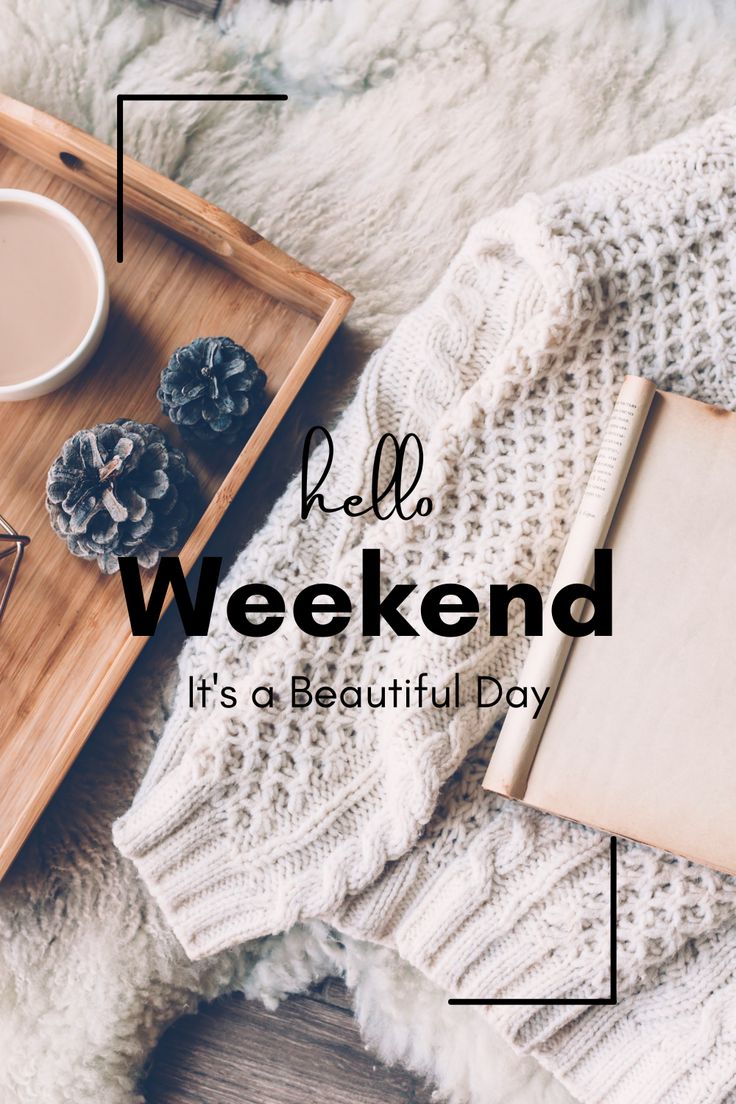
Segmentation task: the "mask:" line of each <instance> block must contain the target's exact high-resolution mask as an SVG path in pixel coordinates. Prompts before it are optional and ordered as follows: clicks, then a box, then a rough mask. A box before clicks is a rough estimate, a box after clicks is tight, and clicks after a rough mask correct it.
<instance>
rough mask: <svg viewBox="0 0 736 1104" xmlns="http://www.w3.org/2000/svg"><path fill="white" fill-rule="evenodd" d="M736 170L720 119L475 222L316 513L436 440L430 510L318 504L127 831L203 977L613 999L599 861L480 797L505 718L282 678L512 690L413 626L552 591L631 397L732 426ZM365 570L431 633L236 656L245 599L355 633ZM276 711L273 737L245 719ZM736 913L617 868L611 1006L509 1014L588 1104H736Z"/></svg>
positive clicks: (510, 642)
mask: <svg viewBox="0 0 736 1104" xmlns="http://www.w3.org/2000/svg"><path fill="white" fill-rule="evenodd" d="M735 153H736V113H727V114H724V115H721V116H718V117H716V118H714V119H713V120H711V121H710V122H709V123H708V124H707V125H705V126H704V127H702V128H700V129H699V130H697V131H694V132H691V133H688V134H686V135H684V136H682V137H681V138H679V139H677V140H675V141H674V142H670V143H667V144H666V145H663V146H661V147H659V148H657V149H655V150H654V151H652V152H651V153H650V154H648V155H646V156H643V157H637V158H634V159H630V160H628V161H626V162H624V163H623V164H622V165H621V166H620V167H618V168H616V169H615V170H612V171H607V172H603V173H599V174H596V175H595V176H591V177H590V178H588V179H585V180H583V181H581V182H577V183H574V184H570V185H566V186H563V187H559V188H556V189H555V190H554V191H552V192H550V193H549V194H547V195H545V196H542V197H537V196H528V197H526V198H524V199H523V200H521V201H520V202H519V203H518V204H517V205H516V206H514V207H512V208H511V209H509V210H506V211H503V212H501V213H500V214H498V215H496V216H494V217H492V218H490V219H485V220H483V221H481V222H480V223H478V224H477V225H476V226H475V228H474V229H473V231H472V232H471V234H470V235H469V237H468V239H467V241H466V243H465V245H464V246H463V248H462V250H461V251H460V253H459V255H458V256H457V258H456V259H455V261H454V262H453V264H452V265H451V267H450V269H449V271H448V272H447V274H446V276H445V277H444V279H443V280H442V282H441V284H440V285H439V287H438V288H437V290H436V291H435V292H434V293H433V294H432V295H431V296H430V298H429V299H428V300H427V301H426V302H425V303H424V304H423V305H422V306H421V307H420V308H419V309H418V310H416V311H415V312H413V313H412V314H411V315H410V316H408V317H407V318H406V319H405V320H404V321H403V322H402V323H401V324H400V325H399V327H398V328H397V330H396V332H395V334H394V335H393V337H392V338H391V339H390V341H389V342H388V344H387V345H386V346H385V347H384V348H383V349H382V350H381V351H380V352H379V353H377V354H376V355H375V356H374V357H373V359H372V360H371V362H370V363H369V365H368V367H367V369H366V371H365V373H364V375H363V377H362V380H361V383H360V385H359V388H358V392H357V394H356V396H355V398H354V400H353V401H352V403H351V405H350V406H349V408H348V409H347V410H346V412H345V414H344V415H343V417H342V419H341V420H340V422H339V424H338V426H337V428H336V430H335V432H334V434H333V437H334V443H335V462H334V463H333V467H332V470H331V472H330V475H329V477H328V480H327V481H326V484H325V486H324V487H323V488H322V489H323V490H324V492H325V494H326V496H327V497H328V498H329V500H330V502H331V503H335V502H341V501H342V500H343V499H344V498H345V497H346V496H347V495H351V494H360V493H362V494H366V493H367V491H368V487H369V481H370V465H371V461H372V456H373V451H374V449H375V445H376V443H377V441H378V438H379V436H380V435H381V434H382V433H385V432H389V431H390V432H393V433H395V434H396V435H397V436H398V437H399V438H401V437H402V436H403V435H404V434H407V433H410V432H413V433H416V434H417V435H418V436H419V438H420V439H421V441H422V443H423V446H424V468H423V471H422V473H421V478H420V481H419V486H418V488H417V493H421V494H423V495H428V496H430V497H431V499H432V503H433V509H432V511H431V512H430V513H429V514H426V515H424V516H420V515H415V516H414V517H413V518H411V519H410V520H402V519H401V518H400V517H398V516H396V515H394V516H393V517H391V518H390V519H389V520H383V521H379V520H377V519H376V518H375V516H374V515H373V514H371V513H368V514H365V515H363V516H362V517H359V518H350V517H347V516H346V514H345V513H343V512H335V513H330V514H325V513H322V512H320V511H318V510H312V512H311V513H310V514H309V516H308V518H307V519H306V520H304V521H300V520H299V504H300V488H299V484H298V481H295V482H294V484H292V486H291V487H290V488H289V489H288V490H287V492H286V494H285V495H284V496H283V498H282V499H281V500H280V502H279V503H278V504H277V505H276V507H275V508H274V510H273V512H272V514H271V517H270V519H269V521H268V522H267V524H266V525H265V526H264V528H263V529H262V531H261V532H260V533H259V534H258V536H257V538H256V539H255V540H254V541H253V542H252V543H251V544H250V545H249V547H248V548H247V549H246V550H245V551H244V552H243V553H242V554H241V555H240V557H239V558H238V560H237V562H236V564H235V566H234V567H233V569H232V571H231V572H230V575H229V577H228V579H227V580H226V581H225V582H224V584H223V586H222V587H221V599H220V600H219V602H218V603H217V604H216V607H215V612H214V615H213V621H212V624H211V628H210V634H209V636H208V637H206V638H193V639H192V640H191V641H190V642H189V643H188V645H187V646H186V648H185V649H184V651H183V653H182V657H181V683H182V684H181V686H180V689H179V693H178V699H177V705H176V707H175V709H174V712H173V715H172V716H171V719H170V721H169V723H168V725H167V727H166V730H165V732H164V734H163V737H162V740H161V743H160V746H159V748H158V751H157V753H156V755H155V757H154V760H153V762H152V764H151V767H150V770H149V773H148V775H147V777H146V779H145V781H144V784H143V786H142V788H141V791H140V793H139V795H138V797H137V799H136V801H135V803H134V805H133V807H132V808H131V810H130V811H129V812H128V813H127V814H126V815H125V816H124V817H123V818H122V819H121V820H120V821H118V823H117V825H116V827H115V838H116V842H117V844H118V846H119V848H120V849H121V850H122V851H123V853H124V854H125V855H128V856H129V857H130V858H132V859H133V861H134V862H135V863H136V864H137V866H138V869H139V871H140V873H141V875H142V877H143V878H144V880H145V882H146V883H147V885H148V886H149V888H150V890H151V892H152V893H153V895H154V896H155V898H156V900H157V901H158V902H159V904H160V906H161V908H162V909H163V911H164V913H165V915H166V916H167V918H168V920H169V922H170V924H171V926H172V927H173V929H174V931H175V932H176V934H177V936H178V937H179V939H180V940H181V942H182V943H183V945H184V947H185V948H186V950H187V951H188V953H189V954H190V955H191V956H193V957H199V956H202V955H208V954H211V953H213V952H215V951H217V950H218V949H221V948H224V947H228V946H231V945H233V944H235V943H237V942H240V941H243V940H247V939H249V938H251V937H255V936H259V935H263V934H265V933H271V932H278V931H280V930H283V929H285V928H286V927H288V926H289V925H291V924H293V923H295V922H296V921H300V920H305V919H308V918H311V917H323V918H326V919H328V920H329V921H331V922H332V923H333V924H334V925H335V926H336V927H338V928H339V929H341V930H343V931H346V932H350V933H353V934H356V935H359V936H361V937H363V938H368V939H371V940H375V941H378V942H382V943H385V944H387V945H390V946H392V947H394V948H396V949H398V951H399V952H400V953H401V954H402V955H403V956H405V958H407V959H408V960H409V961H411V962H412V963H413V964H414V965H416V966H418V967H419V968H421V969H422V970H424V971H425V972H426V973H427V974H428V975H430V976H431V977H432V978H433V979H434V980H436V981H437V982H439V983H440V984H441V985H443V986H444V987H445V988H446V989H447V991H448V992H449V993H452V994H455V995H459V996H466V997H531V998H535V997H536V998H552V997H574V998H582V999H585V998H593V997H600V996H606V995H607V993H608V989H609V983H610V978H609V947H608V937H609V936H608V905H609V901H608V861H609V859H608V841H607V839H606V838H605V837H603V836H601V835H600V834H599V833H598V832H594V831H592V830H590V829H586V828H584V827H581V826H578V825H572V824H569V823H567V822H565V821H562V820H559V819H557V818H555V817H551V816H547V815H544V814H541V813H537V812H535V811H533V810H530V809H527V808H524V807H522V806H518V805H516V804H513V803H511V802H508V801H505V800H504V799H502V798H500V797H497V796H494V795H490V794H488V793H486V792H485V791H483V790H482V789H481V786H480V781H481V777H482V773H483V770H484V768H485V765H486V763H487V760H488V758H489V756H490V753H491V748H492V740H493V736H494V731H496V729H497V725H496V722H497V721H499V720H500V718H501V712H502V709H503V702H501V703H500V704H499V705H498V706H497V707H496V708H493V709H483V710H479V709H478V708H477V707H476V703H475V700H474V698H473V697H472V695H467V698H466V700H464V701H461V702H460V704H458V705H457V706H450V707H448V708H438V707H434V706H432V705H431V704H427V703H426V702H425V703H424V704H423V705H422V706H419V705H417V704H416V703H411V704H410V705H409V706H406V705H405V704H403V703H402V702H399V703H398V704H397V705H396V706H395V707H394V706H393V705H390V704H387V706H386V707H385V708H383V709H374V708H370V707H368V706H366V704H365V703H364V704H363V705H362V707H361V708H352V707H350V706H348V705H345V704H340V702H337V703H335V704H334V705H332V706H330V707H324V708H322V707H318V706H316V705H313V706H312V707H309V708H300V709H297V708H293V707H292V704H291V701H290V694H289V687H290V680H291V678H292V676H293V675H302V676H306V677H308V678H310V680H311V681H312V684H313V685H316V684H329V685H330V686H332V687H335V688H337V689H339V688H340V687H342V686H345V685H355V686H360V687H362V688H366V687H367V686H373V687H378V686H381V685H386V684H388V683H390V681H391V680H392V679H393V678H394V677H398V678H399V680H400V681H401V682H402V683H403V680H405V679H409V680H411V683H412V684H414V683H415V682H416V680H417V678H418V676H419V675H420V674H421V673H422V672H426V673H427V679H428V681H429V682H430V683H431V684H433V685H434V686H436V687H437V688H442V687H445V686H447V685H450V684H452V682H453V678H454V676H455V674H456V673H458V672H459V673H460V674H461V676H462V677H463V678H464V679H466V680H467V679H471V680H472V679H474V677H475V676H476V675H478V674H484V675H493V676H495V677H496V678H498V679H499V680H500V681H501V682H502V683H503V684H504V685H506V686H510V685H512V684H513V681H514V679H515V678H516V677H518V674H519V672H520V669H521V665H522V662H523V659H524V655H525V651H526V648H527V643H528V642H527V640H526V638H525V637H524V635H523V626H522V625H521V624H520V623H519V621H518V620H516V621H512V623H511V625H510V632H509V635H508V636H505V637H493V636H491V635H490V634H489V629H488V620H487V618H485V619H484V618H483V617H482V616H481V617H480V618H479V620H478V623H477V625H476V626H475V627H474V628H473V629H472V631H471V632H469V633H467V634H466V635H464V636H459V637H454V638H444V637H440V636H437V635H434V634H432V633H429V632H427V631H426V630H424V629H423V628H422V627H421V621H420V618H419V610H420V601H421V596H422V595H423V594H424V593H425V592H426V590H427V588H429V587H431V586H434V585H436V584H439V583H443V582H453V583H462V584H465V585H466V586H468V587H469V588H470V589H472V590H474V591H475V592H476V593H477V594H479V595H481V600H482V591H483V590H484V588H486V587H487V585H488V584H490V583H492V582H503V583H513V582H519V581H525V582H529V583H533V584H535V585H536V586H537V587H539V588H540V590H541V591H542V592H543V593H546V591H547V589H548V588H549V586H550V583H551V581H552V577H553V574H554V571H555V567H556V563H557V560H558V558H559V555H560V551H561V548H562V546H563V544H564V541H565V536H566V533H567V530H568V527H569V525H570V522H571V519H572V518H573V516H574V513H575V509H576V506H577V503H578V500H579V498H580V496H581V494H582V491H583V488H584V485H585V481H586V477H587V474H588V472H589V470H590V467H591V465H592V462H593V459H594V457H595V453H596V448H597V444H598V441H599V437H600V432H601V428H602V427H603V426H604V425H605V423H606V420H607V418H608V416H609V414H610V412H611V409H612V405H613V402H614V399H615V396H616V393H617V390H618V388H619V385H620V382H621V379H622V377H623V375H624V374H625V373H626V372H634V373H643V374H645V375H647V376H649V377H650V378H652V379H653V380H655V381H656V383H657V384H658V385H659V386H661V387H665V388H670V389H674V390H677V391H680V392H682V393H684V394H688V395H694V396H696V397H698V398H700V399H703V400H705V401H708V402H715V403H720V404H723V405H725V406H729V407H733V406H734V405H736V383H735V382H734V372H733V366H734V362H735V361H736V352H734V350H735V349H736V344H734V328H735V327H736V280H735V278H734V277H735V275H736V188H735V185H734V154H735ZM320 456H321V457H322V458H323V457H324V447H323V448H322V450H321V452H320V453H319V455H318V458H317V459H316V460H315V462H314V463H315V470H316V469H317V468H319V462H320V460H319V457H320ZM364 548H377V549H380V551H381V570H382V573H383V578H384V580H385V581H386V583H385V585H386V586H388V584H389V583H391V584H395V583H405V582H412V583H415V584H417V586H416V590H415V591H414V592H413V593H412V594H411V595H410V596H409V597H408V598H407V599H406V601H405V602H404V603H403V605H402V613H403V614H404V615H405V616H406V617H407V619H408V620H409V621H410V622H411V623H412V624H414V625H418V626H419V633H418V635H417V636H414V637H397V636H396V635H395V634H394V633H393V632H391V631H390V630H389V629H387V628H386V627H385V626H384V630H383V632H382V633H381V634H380V635H376V636H365V635H363V632H362V625H361V619H360V617H359V616H356V615H354V616H353V617H352V618H351V619H350V621H349V623H348V625H347V627H346V628H345V630H344V631H343V632H341V633H340V635H339V636H337V637H314V636H311V635H307V634H305V633H304V632H302V631H301V630H300V629H299V628H298V627H297V626H296V624H295V622H294V620H293V618H291V617H288V616H287V617H286V618H285V619H284V622H283V624H282V625H281V627H280V628H279V630H278V631H277V632H276V633H275V634H274V635H273V636H270V637H265V638H263V639H257V640H248V639H246V638H243V637H241V636H240V635H239V634H238V633H236V632H235V631H234V630H233V629H232V628H231V627H230V625H229V623H228V621H227V618H226V613H225V606H226V598H227V596H228V595H229V594H230V593H231V592H232V591H233V590H234V589H235V588H236V587H237V586H240V585H243V584H245V583H249V582H261V581H263V582H267V583H269V584H271V585H272V586H274V587H276V588H277V589H278V590H279V591H280V592H281V594H282V595H283V596H284V599H285V603H286V609H287V611H288V610H290V609H291V604H292V601H293V598H294V596H295V594H296V593H297V592H298V591H299V590H301V589H302V588H303V587H304V586H306V585H307V584H310V583H316V582H327V581H329V582H331V583H336V584H337V585H339V586H341V587H342V588H343V589H344V590H345V591H347V593H348V594H349V595H351V596H352V597H353V598H354V604H357V602H358V601H359V595H360V588H361V570H362V562H361V556H362V550H363V549H364ZM214 672H218V673H219V681H220V685H222V684H223V683H230V684H231V685H233V686H234V687H235V688H236V689H237V691H238V697H239V704H238V705H237V707H236V708H234V709H227V710H226V709H223V708H221V707H220V706H219V705H215V704H212V705H211V706H210V707H209V708H206V709H203V708H190V707H189V704H188V691H187V686H186V680H187V679H188V678H189V676H194V678H195V680H196V679H199V678H200V677H202V676H204V677H205V678H210V677H211V676H212V674H213V673H214ZM261 684H270V685H272V686H273V687H274V688H275V690H276V692H277V694H278V698H277V700H276V701H275V702H274V704H273V706H272V707H270V708H259V707H257V706H256V705H254V704H253V703H252V701H251V696H250V692H251V690H252V689H253V688H254V687H255V686H257V685H261ZM624 692H625V688H624ZM494 726H495V727H494ZM734 904H736V895H735V893H734V881H733V880H732V879H729V878H727V877H725V876H721V875H718V874H716V873H713V872H711V871H707V870H703V869H701V868H698V867H696V866H694V865H692V864H689V863H688V862H686V861H684V860H680V859H675V858H672V857H670V856H665V855H661V854H659V853H657V852H655V851H653V850H650V849H648V848H645V847H641V846H637V845H635V844H623V845H622V846H621V848H620V854H619V899H618V909H619V927H618V952H619V965H618V992H619V1003H618V1005H616V1006H610V1007H597V1008H585V1007H580V1006H569V1005H568V1006H565V1005H561V1006H544V1007H536V1006H510V1007H493V1008H490V1009H488V1010H487V1012H486V1014H487V1015H489V1016H492V1017H493V1019H494V1021H495V1023H496V1024H497V1025H498V1026H499V1027H500V1028H501V1030H502V1031H503V1032H504V1034H505V1035H506V1037H507V1038H508V1039H509V1040H510V1041H511V1042H512V1043H513V1044H514V1045H515V1046H517V1047H518V1048H520V1049H524V1050H526V1051H528V1052H530V1053H532V1054H535V1055H536V1056H537V1057H538V1058H539V1059H540V1060H541V1061H542V1062H544V1063H545V1064H546V1065H548V1066H549V1067H550V1068H552V1069H553V1070H554V1071H555V1072H556V1073H557V1074H558V1075H559V1076H560V1077H561V1078H562V1079H563V1080H564V1081H565V1082H566V1084H567V1085H568V1086H569V1088H570V1089H571V1091H572V1092H573V1093H575V1094H577V1095H578V1096H579V1097H581V1098H582V1099H584V1100H585V1101H586V1104H592V1102H594V1101H606V1102H621V1104H632V1102H633V1101H637V1104H639V1102H643V1104H647V1102H650V1101H667V1102H676V1101H677V1102H679V1101H683V1102H688V1104H689V1102H697V1104H702V1102H705V1101H723V1100H726V1099H730V1098H731V1094H733V1096H734V1098H736V983H735V982H734V976H733V975H734V970H735V969H736V927H735V920H734Z"/></svg>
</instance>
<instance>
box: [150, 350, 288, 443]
mask: <svg viewBox="0 0 736 1104" xmlns="http://www.w3.org/2000/svg"><path fill="white" fill-rule="evenodd" d="M265 383H266V376H265V373H264V372H262V371H261V369H260V368H259V367H258V365H257V364H256V361H255V357H253V356H252V355H251V354H250V353H249V352H248V351H247V350H246V349H244V348H243V347H242V346H241V345H237V344H236V343H235V342H234V341H232V340H231V339H230V338H229V337H197V338H195V340H194V341H192V342H190V344H189V345H184V346H182V348H180V349H177V350H176V352H175V353H174V354H173V356H172V357H171V360H170V361H169V363H168V364H167V366H166V367H165V368H164V370H163V372H162V373H161V386H160V387H159V389H158V391H157V392H156V395H157V398H158V400H159V402H160V403H161V409H162V410H163V412H164V414H166V416H167V417H169V418H171V420H172V422H173V423H174V425H176V426H178V427H179V429H180V430H181V432H182V433H183V434H184V436H189V437H197V438H199V439H200V440H201V441H213V440H225V441H233V440H235V438H236V437H241V436H245V435H246V434H247V433H248V432H249V431H250V430H252V429H253V427H254V426H255V424H256V422H257V421H258V419H259V418H260V416H261V414H262V412H263V410H264V408H265V406H266V394H265Z"/></svg>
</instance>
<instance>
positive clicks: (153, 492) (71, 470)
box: [46, 418, 196, 575]
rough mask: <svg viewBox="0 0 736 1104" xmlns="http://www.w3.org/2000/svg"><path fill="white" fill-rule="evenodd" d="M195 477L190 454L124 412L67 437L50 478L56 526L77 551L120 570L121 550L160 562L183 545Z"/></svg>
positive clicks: (108, 569) (145, 562) (150, 563)
mask: <svg viewBox="0 0 736 1104" xmlns="http://www.w3.org/2000/svg"><path fill="white" fill-rule="evenodd" d="M195 499H196V483H195V479H194V476H193V475H192V473H191V472H190V471H189V468H188V467H187V462H186V460H185V458H184V454H183V453H182V452H180V451H179V450H178V449H175V448H172V447H171V446H170V445H169V443H168V441H167V440H166V437H165V436H164V434H163V433H162V432H161V430H160V429H159V428H158V426H155V425H141V423H140V422H133V421H129V420H128V419H126V418H119V419H118V420H117V421H115V422H110V423H107V424H102V425H96V426H94V427H93V428H92V429H80V430H79V432H77V433H75V434H74V436H73V437H70V438H69V439H68V441H65V442H64V445H63V447H62V450H61V454H60V455H59V456H58V457H57V458H56V460H55V461H54V463H53V464H52V465H51V469H50V471H49V474H48V478H47V481H46V506H47V509H48V511H49V516H50V518H51V525H52V528H53V529H54V531H55V532H56V533H58V535H59V536H60V537H62V538H63V539H64V540H65V541H66V543H67V546H68V548H69V551H70V552H72V553H73V554H74V555H75V556H81V557H82V558H83V559H85V560H97V564H98V566H99V568H100V570H101V571H104V572H105V573H106V574H108V575H109V574H112V573H113V572H115V571H117V570H118V556H137V557H138V562H139V563H140V565H141V566H142V567H155V565H156V564H157V563H158V561H159V559H160V557H161V554H162V553H163V552H170V551H171V550H172V549H174V548H176V546H177V545H178V544H180V543H181V537H182V535H185V532H186V529H187V527H188V525H189V524H190V522H191V520H192V515H193V510H194V505H195Z"/></svg>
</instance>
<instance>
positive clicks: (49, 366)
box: [0, 188, 109, 402]
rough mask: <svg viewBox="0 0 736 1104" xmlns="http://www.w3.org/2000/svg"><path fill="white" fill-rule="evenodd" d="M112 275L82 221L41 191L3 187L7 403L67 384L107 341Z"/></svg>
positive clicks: (0, 331)
mask: <svg viewBox="0 0 736 1104" xmlns="http://www.w3.org/2000/svg"><path fill="white" fill-rule="evenodd" d="M108 310H109V293H108V286H107V278H106V276H105V269H104V267H103V264H102V258H101V257H100V253H99V250H98V248H97V246H96V245H95V243H94V240H93V238H92V236H91V234H90V233H89V231H88V230H87V228H86V227H85V226H84V224H83V223H82V222H80V220H79V219H78V218H77V217H76V215H73V214H72V213H71V211H68V210H67V209H66V207H62V205H61V204H60V203H56V202H55V201H54V200H52V199H49V198H48V197H47V196H44V195H39V194H38V193H36V192H27V191H22V190H20V189H16V188H0V402H9V401H14V400H18V399H35V398H38V397H39V396H40V395H46V394H48V392H49V391H54V390H55V389H56V388H57V387H61V385H62V384H64V383H67V382H68V381H69V380H70V379H72V377H73V376H75V375H76V374H77V372H79V371H81V369H82V368H83V367H84V366H85V364H87V362H88V361H89V359H90V357H91V356H92V354H93V353H94V352H95V350H96V349H97V346H98V345H99V343H100V340H101V338H102V334H103V331H104V329H105V324H106V322H107V315H108Z"/></svg>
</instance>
